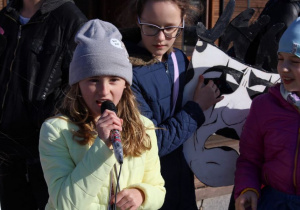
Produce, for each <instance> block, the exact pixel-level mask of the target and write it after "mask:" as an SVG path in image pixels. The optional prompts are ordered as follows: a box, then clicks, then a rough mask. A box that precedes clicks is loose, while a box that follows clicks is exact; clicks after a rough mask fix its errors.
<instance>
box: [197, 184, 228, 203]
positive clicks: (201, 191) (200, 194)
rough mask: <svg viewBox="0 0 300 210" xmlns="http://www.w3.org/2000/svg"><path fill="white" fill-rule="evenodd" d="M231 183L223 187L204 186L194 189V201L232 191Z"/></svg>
mask: <svg viewBox="0 0 300 210" xmlns="http://www.w3.org/2000/svg"><path fill="white" fill-rule="evenodd" d="M232 189H233V185H231V186H225V187H204V188H198V189H196V190H195V194H196V201H200V200H204V199H207V198H214V197H218V196H222V195H228V194H231V193H232Z"/></svg>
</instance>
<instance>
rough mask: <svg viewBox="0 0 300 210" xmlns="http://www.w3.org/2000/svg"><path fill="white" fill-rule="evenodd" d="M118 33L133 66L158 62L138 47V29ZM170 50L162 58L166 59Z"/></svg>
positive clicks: (123, 30)
mask: <svg viewBox="0 0 300 210" xmlns="http://www.w3.org/2000/svg"><path fill="white" fill-rule="evenodd" d="M120 32H121V34H122V37H123V38H122V40H123V42H124V44H125V46H126V49H127V51H128V54H129V60H130V62H131V64H132V65H133V66H147V65H151V64H155V63H159V62H160V61H159V60H157V59H155V58H153V56H152V54H151V53H150V52H149V51H148V50H147V49H145V48H144V47H141V46H139V43H140V41H141V40H142V37H141V31H140V29H139V28H138V27H135V28H126V29H120ZM172 50H173V48H171V49H170V50H169V51H168V52H167V53H166V54H165V55H164V56H166V57H167V56H168V54H169V53H170V52H171V51H172Z"/></svg>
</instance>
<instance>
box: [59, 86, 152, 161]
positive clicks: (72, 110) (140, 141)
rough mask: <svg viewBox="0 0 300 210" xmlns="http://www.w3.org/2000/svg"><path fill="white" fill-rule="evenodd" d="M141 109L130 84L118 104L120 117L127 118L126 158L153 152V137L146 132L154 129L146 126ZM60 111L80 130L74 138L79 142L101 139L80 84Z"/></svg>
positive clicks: (125, 124) (124, 142)
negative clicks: (149, 151) (151, 138)
mask: <svg viewBox="0 0 300 210" xmlns="http://www.w3.org/2000/svg"><path fill="white" fill-rule="evenodd" d="M137 107H138V106H137V102H136V100H135V96H134V95H133V93H132V90H131V88H130V85H129V84H128V83H126V88H125V89H124V92H123V95H122V97H121V100H120V102H119V103H118V105H117V109H118V113H117V115H118V116H119V117H120V118H121V119H123V125H122V132H121V138H122V145H123V153H124V156H133V157H136V156H140V155H141V154H142V153H143V152H144V151H146V150H150V149H151V141H150V137H149V136H148V135H147V133H146V130H147V129H151V128H146V127H145V126H144V124H143V122H142V121H141V119H140V112H139V110H138V108H137ZM58 111H59V112H60V113H61V114H63V115H65V116H67V117H68V118H69V119H70V120H71V121H72V123H74V124H76V125H77V126H78V127H79V130H78V131H73V139H74V140H75V141H76V142H78V143H79V144H81V145H86V144H89V145H91V144H93V142H94V140H95V137H96V136H97V134H96V132H95V122H94V118H93V117H92V116H91V115H90V112H89V109H88V107H87V105H86V103H85V102H84V99H83V98H82V96H81V91H80V88H79V83H76V84H74V85H72V86H71V87H70V89H69V91H68V92H67V94H66V96H65V98H64V100H63V102H62V104H61V106H60V108H59V110H58ZM79 139H80V140H79Z"/></svg>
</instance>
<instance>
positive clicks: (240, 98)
mask: <svg viewBox="0 0 300 210" xmlns="http://www.w3.org/2000/svg"><path fill="white" fill-rule="evenodd" d="M232 4H233V6H234V1H230V2H229V3H228V5H227V7H226V10H227V16H226V14H225V15H222V16H221V17H220V18H221V19H220V20H219V23H222V24H224V21H225V22H226V21H228V23H229V19H230V17H231V14H230V15H228V13H232V11H233V9H230V11H228V7H229V6H230V7H232ZM224 12H225V11H224ZM222 18H223V19H222ZM216 26H217V27H214V29H212V30H211V31H208V30H206V29H205V31H204V30H203V26H200V27H199V24H198V28H197V34H198V37H199V40H198V42H197V44H196V46H195V48H194V51H193V54H192V58H191V62H190V65H189V67H188V70H187V74H188V75H187V78H188V79H187V80H188V81H187V84H186V86H185V88H184V94H183V95H184V98H183V104H185V103H186V102H187V101H189V100H192V98H193V94H194V89H195V87H196V84H197V82H198V79H199V76H200V75H203V76H204V78H205V81H208V80H213V81H214V82H215V84H216V85H217V86H218V87H219V89H220V92H221V94H222V95H223V96H224V99H223V100H222V101H220V102H219V103H217V104H216V105H215V106H213V107H211V108H209V109H208V110H206V111H205V112H204V114H205V122H204V124H203V125H202V126H201V127H200V128H199V129H198V130H197V131H196V132H195V134H194V135H193V136H192V137H191V138H190V139H188V140H187V141H186V142H185V143H184V145H183V147H184V155H185V158H186V161H187V162H188V164H189V166H190V168H191V169H192V171H193V172H194V174H195V176H196V177H197V178H198V179H199V180H200V181H201V182H203V183H204V184H206V185H208V186H213V187H219V186H228V185H232V184H234V172H235V164H236V160H237V158H238V155H239V154H238V152H237V151H236V150H234V149H233V148H230V147H225V146H222V147H215V148H206V147H205V143H206V141H207V140H208V138H209V137H210V136H212V135H214V134H215V133H218V132H220V133H222V131H226V135H228V136H236V138H237V139H239V136H240V134H241V131H242V127H243V125H244V123H245V120H246V118H247V115H248V113H249V108H250V106H251V103H252V99H253V98H254V97H255V96H257V95H258V94H261V93H264V92H266V91H267V89H268V87H270V86H271V85H273V84H275V83H277V82H279V81H280V77H279V75H278V74H277V73H269V72H266V71H263V70H262V69H257V68H254V67H251V66H249V65H246V64H244V63H243V62H240V61H239V60H238V59H235V58H232V57H230V56H229V55H228V54H227V53H225V52H224V51H222V50H221V49H220V48H218V47H217V46H215V45H214V44H213V42H214V41H215V38H218V37H220V35H221V34H222V32H223V31H224V30H225V28H226V27H224V25H223V26H222V25H221V26H220V25H219V26H218V22H217V23H216ZM225 26H226V25H225ZM218 27H219V30H216V28H218ZM256 30H257V29H256ZM217 33H219V34H220V35H219V36H218V35H216V34H217ZM205 34H209V35H210V36H206V35H205ZM212 34H215V35H214V38H213V39H210V38H211V37H212V36H211V35H212Z"/></svg>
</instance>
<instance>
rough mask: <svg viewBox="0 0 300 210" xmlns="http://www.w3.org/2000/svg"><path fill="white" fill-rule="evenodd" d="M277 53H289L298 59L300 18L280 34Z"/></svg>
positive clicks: (299, 52)
mask: <svg viewBox="0 0 300 210" xmlns="http://www.w3.org/2000/svg"><path fill="white" fill-rule="evenodd" d="M277 52H285V53H291V54H294V55H296V56H297V57H299V58H300V17H298V18H297V19H296V20H294V21H293V22H292V23H291V25H290V26H289V27H288V28H287V29H286V30H285V31H284V33H283V34H282V36H281V38H280V41H279V47H278V51H277Z"/></svg>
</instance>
